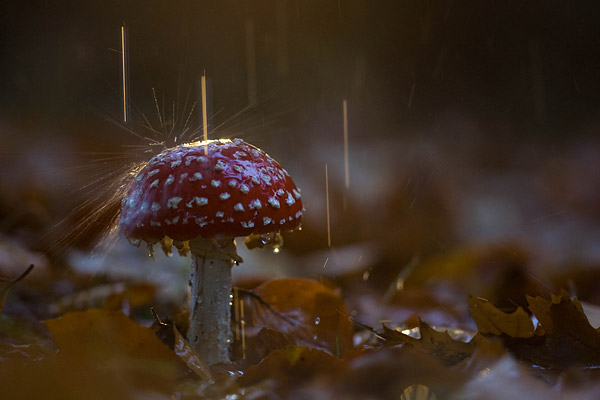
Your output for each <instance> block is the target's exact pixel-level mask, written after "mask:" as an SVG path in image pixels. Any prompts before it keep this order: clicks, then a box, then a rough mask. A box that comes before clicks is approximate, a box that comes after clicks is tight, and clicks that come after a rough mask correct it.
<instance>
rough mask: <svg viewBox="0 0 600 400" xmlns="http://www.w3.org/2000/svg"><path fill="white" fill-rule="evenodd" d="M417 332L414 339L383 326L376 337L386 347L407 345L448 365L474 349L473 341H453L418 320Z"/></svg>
mask: <svg viewBox="0 0 600 400" xmlns="http://www.w3.org/2000/svg"><path fill="white" fill-rule="evenodd" d="M418 332H419V335H420V337H419V338H415V337H412V336H409V335H406V334H404V333H402V332H400V331H397V330H395V329H390V328H388V327H387V326H385V325H383V332H381V333H378V334H377V335H378V336H379V337H381V338H382V339H383V340H384V341H385V344H386V345H387V346H395V345H398V344H408V345H410V346H412V347H414V348H415V349H416V350H417V351H420V352H423V353H426V354H429V355H432V356H434V357H436V358H438V359H440V360H442V361H443V362H444V363H446V364H448V365H454V364H456V363H458V362H460V361H462V360H464V359H465V358H467V357H469V356H470V355H471V354H473V351H474V350H475V347H476V343H475V341H473V340H471V341H470V342H468V343H465V342H461V341H459V340H454V339H452V338H451V337H450V335H448V332H445V331H443V332H439V331H437V330H435V329H433V328H432V327H431V326H429V325H428V324H426V323H425V322H422V321H420V320H419V322H418Z"/></svg>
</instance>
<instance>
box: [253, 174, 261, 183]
mask: <svg viewBox="0 0 600 400" xmlns="http://www.w3.org/2000/svg"><path fill="white" fill-rule="evenodd" d="M252 183H254V184H255V185H260V179H258V177H256V176H253V177H252Z"/></svg>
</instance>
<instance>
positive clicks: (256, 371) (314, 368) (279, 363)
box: [238, 346, 343, 388]
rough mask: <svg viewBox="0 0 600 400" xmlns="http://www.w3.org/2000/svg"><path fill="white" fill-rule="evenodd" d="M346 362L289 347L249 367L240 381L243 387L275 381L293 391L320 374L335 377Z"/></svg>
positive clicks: (319, 351) (302, 348)
mask: <svg viewBox="0 0 600 400" xmlns="http://www.w3.org/2000/svg"><path fill="white" fill-rule="evenodd" d="M342 365H343V362H342V361H341V360H339V359H337V358H335V357H333V356H332V355H330V354H328V353H326V352H324V351H321V350H318V349H314V348H309V347H305V346H287V347H285V348H283V349H280V350H277V351H274V352H272V353H271V354H269V355H268V356H267V357H266V358H265V359H264V360H263V361H262V362H261V363H260V364H258V365H254V366H251V367H250V368H248V369H247V370H246V371H245V373H244V375H243V376H242V377H241V378H240V379H239V380H238V383H239V384H240V385H241V386H248V385H252V384H256V383H258V382H261V381H263V380H266V379H272V380H275V381H276V382H277V384H278V385H279V386H280V387H287V388H290V387H292V386H294V385H297V384H299V383H301V382H303V381H306V380H309V379H311V378H313V377H315V376H318V375H327V376H333V375H335V374H337V373H339V372H340V371H341V368H342Z"/></svg>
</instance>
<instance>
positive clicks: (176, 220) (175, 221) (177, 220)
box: [171, 216, 179, 224]
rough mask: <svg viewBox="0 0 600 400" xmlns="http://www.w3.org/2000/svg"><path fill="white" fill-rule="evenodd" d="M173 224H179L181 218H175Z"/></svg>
mask: <svg viewBox="0 0 600 400" xmlns="http://www.w3.org/2000/svg"><path fill="white" fill-rule="evenodd" d="M171 222H172V223H173V224H176V223H178V222H179V216H177V217H174V218H173V219H172V220H171Z"/></svg>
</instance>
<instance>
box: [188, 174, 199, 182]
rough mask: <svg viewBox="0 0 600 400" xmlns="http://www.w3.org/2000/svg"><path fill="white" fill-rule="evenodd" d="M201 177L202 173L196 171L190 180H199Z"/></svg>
mask: <svg viewBox="0 0 600 400" xmlns="http://www.w3.org/2000/svg"><path fill="white" fill-rule="evenodd" d="M200 179H202V174H201V173H200V172H195V173H194V175H192V177H191V178H190V182H194V181H199V180H200Z"/></svg>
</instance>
